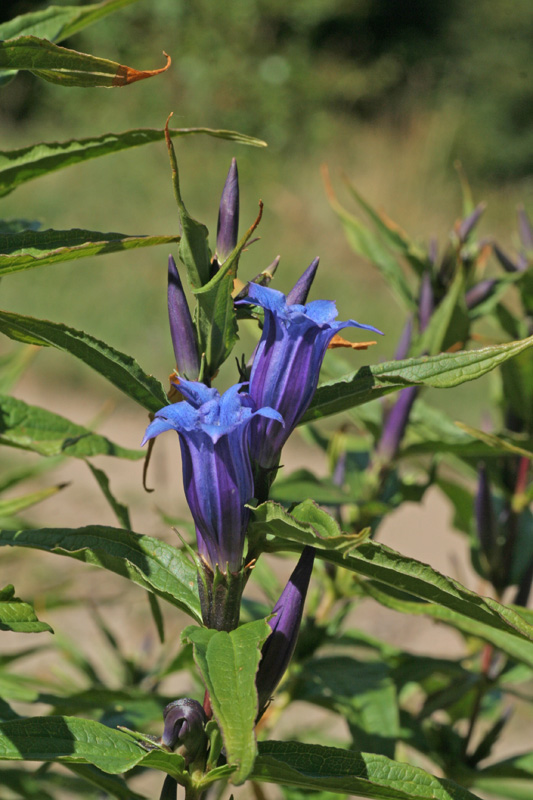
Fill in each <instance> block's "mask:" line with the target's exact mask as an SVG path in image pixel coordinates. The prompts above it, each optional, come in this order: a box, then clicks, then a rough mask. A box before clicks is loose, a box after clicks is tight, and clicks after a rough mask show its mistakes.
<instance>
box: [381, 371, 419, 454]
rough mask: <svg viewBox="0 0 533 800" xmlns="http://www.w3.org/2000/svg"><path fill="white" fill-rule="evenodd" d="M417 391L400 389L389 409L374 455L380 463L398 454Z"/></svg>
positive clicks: (415, 387) (415, 388)
mask: <svg viewBox="0 0 533 800" xmlns="http://www.w3.org/2000/svg"><path fill="white" fill-rule="evenodd" d="M418 391H419V390H418V387H417V386H409V387H408V388H407V389H402V391H401V392H400V393H399V395H398V399H397V400H396V402H395V403H394V405H393V407H392V408H391V409H390V411H389V414H388V416H387V418H386V420H385V424H384V425H383V431H382V433H381V438H380V440H379V442H378V445H377V447H376V455H377V456H378V458H379V460H380V461H382V462H387V461H391V460H392V459H393V458H394V457H395V456H396V454H397V453H398V450H399V447H400V444H401V442H402V439H403V437H404V434H405V429H406V428H407V423H408V422H409V416H410V414H411V409H412V408H413V404H414V402H415V400H416V398H417V396H418Z"/></svg>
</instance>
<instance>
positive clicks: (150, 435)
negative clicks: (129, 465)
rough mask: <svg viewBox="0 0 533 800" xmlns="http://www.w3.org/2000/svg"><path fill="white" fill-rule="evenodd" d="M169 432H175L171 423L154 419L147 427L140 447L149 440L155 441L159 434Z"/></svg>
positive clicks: (158, 418) (157, 418)
mask: <svg viewBox="0 0 533 800" xmlns="http://www.w3.org/2000/svg"><path fill="white" fill-rule="evenodd" d="M171 430H176V428H175V427H174V425H173V424H172V423H171V422H169V421H168V420H166V419H162V418H161V417H156V419H154V421H153V422H151V423H150V424H149V425H148V427H147V429H146V432H145V434H144V437H143V440H142V442H141V447H143V446H144V445H145V444H146V442H147V441H148V440H149V439H155V437H156V436H159V434H160V433H165V432H166V431H171Z"/></svg>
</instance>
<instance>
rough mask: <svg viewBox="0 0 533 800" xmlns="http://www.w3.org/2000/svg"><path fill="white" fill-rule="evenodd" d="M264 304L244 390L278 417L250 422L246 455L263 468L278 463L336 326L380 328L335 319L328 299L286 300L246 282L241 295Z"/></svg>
mask: <svg viewBox="0 0 533 800" xmlns="http://www.w3.org/2000/svg"><path fill="white" fill-rule="evenodd" d="M242 302H246V303H251V304H254V305H258V306H262V308H263V309H264V310H265V321H264V326H263V334H262V336H261V340H260V342H259V344H258V346H257V351H256V353H255V357H254V362H253V366H252V372H251V376H250V395H251V397H252V398H253V400H254V402H255V404H256V406H257V407H258V408H260V407H262V406H268V407H270V408H273V409H275V410H276V411H278V412H279V413H280V414H281V416H282V417H283V421H284V423H285V427H282V426H281V425H280V424H279V422H277V421H276V419H274V418H270V419H258V420H256V422H255V423H254V426H253V436H252V459H253V460H254V461H256V462H257V463H258V464H259V465H260V467H261V468H263V469H272V468H275V467H277V465H278V463H279V455H280V451H281V448H282V447H283V445H284V444H285V442H286V440H287V438H288V437H289V435H290V433H291V431H292V430H293V428H294V427H295V426H296V425H297V424H298V422H299V421H300V419H301V418H302V417H303V415H304V414H305V412H306V411H307V409H308V407H309V405H310V403H311V400H312V399H313V395H314V393H315V390H316V387H317V385H318V377H319V373H320V368H321V366H322V361H323V360H324V356H325V354H326V350H327V348H328V345H329V343H330V341H331V340H332V339H333V337H334V336H335V334H336V333H338V331H340V330H342V328H348V327H353V328H363V329H364V330H369V331H374V332H375V333H381V331H378V330H377V328H374V327H372V326H371V325H362V324H360V323H359V322H355V320H352V319H350V320H347V321H346V322H335V318H336V316H337V309H336V306H335V303H333V302H330V301H329V300H314V301H313V302H311V303H308V304H307V305H298V304H290V303H289V302H287V298H286V297H285V295H284V294H282V293H281V292H278V291H276V290H274V289H267V288H266V287H263V286H258V285H257V284H253V283H252V284H250V287H249V292H248V296H247V297H246V298H245V299H244V300H243V301H242Z"/></svg>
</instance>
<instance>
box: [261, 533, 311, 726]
mask: <svg viewBox="0 0 533 800" xmlns="http://www.w3.org/2000/svg"><path fill="white" fill-rule="evenodd" d="M314 560H315V549H314V547H305V548H304V550H303V551H302V555H301V556H300V560H299V561H298V563H297V565H296V567H295V568H294V571H293V573H292V575H291V577H290V578H289V581H288V583H287V585H286V587H285V589H284V590H283V592H282V593H281V596H280V598H279V600H278V602H277V603H276V605H275V606H274V610H273V612H272V614H273V616H272V618H271V619H270V620H269V621H268V624H269V625H270V627H271V629H272V633H271V634H270V636H269V637H268V639H267V640H266V642H265V643H264V645H263V649H262V658H261V661H260V662H259V669H258V670H257V675H256V679H255V685H256V688H257V695H258V700H259V705H258V708H259V713H258V715H257V718H258V719H259V717H261V716H262V715H263V713H264V711H265V709H266V707H267V705H268V703H269V701H270V698H271V696H272V694H273V692H274V690H275V688H276V686H277V685H278V683H279V682H280V680H281V679H282V678H283V675H284V674H285V671H286V669H287V667H288V666H289V662H290V660H291V658H292V654H293V653H294V648H295V647H296V641H297V639H298V632H299V630H300V623H301V621H302V613H303V608H304V603H305V596H306V594H307V589H308V587H309V579H310V577H311V572H312V571H313V563H314Z"/></svg>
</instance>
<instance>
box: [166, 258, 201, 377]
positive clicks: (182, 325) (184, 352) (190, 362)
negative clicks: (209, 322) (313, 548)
mask: <svg viewBox="0 0 533 800" xmlns="http://www.w3.org/2000/svg"><path fill="white" fill-rule="evenodd" d="M167 301H168V319H169V322H170V335H171V337H172V346H173V347H174V356H175V358H176V366H177V368H178V372H179V374H180V375H182V376H185V377H186V378H189V379H190V380H195V379H196V378H197V377H198V373H199V371H200V357H199V355H198V344H197V339H196V333H195V330H194V324H193V321H192V317H191V312H190V311H189V306H188V304H187V299H186V297H185V293H184V291H183V286H182V283H181V280H180V276H179V272H178V269H177V267H176V262H175V261H174V259H173V257H172V256H169V257H168V291H167Z"/></svg>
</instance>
